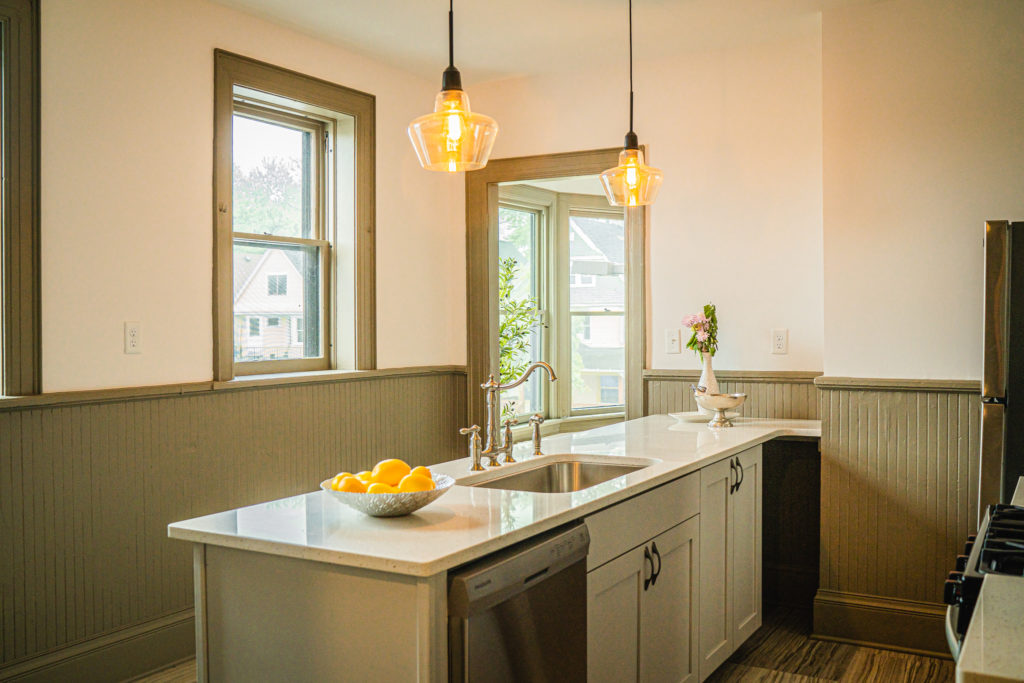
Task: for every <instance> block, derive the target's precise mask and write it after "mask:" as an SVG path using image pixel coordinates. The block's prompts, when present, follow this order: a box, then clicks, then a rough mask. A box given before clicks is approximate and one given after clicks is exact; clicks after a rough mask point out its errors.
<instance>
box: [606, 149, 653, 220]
mask: <svg viewBox="0 0 1024 683" xmlns="http://www.w3.org/2000/svg"><path fill="white" fill-rule="evenodd" d="M662 178H663V174H662V172H661V169H659V168H654V167H653V166H648V165H647V164H645V163H644V153H643V151H641V150H639V149H628V148H627V149H624V150H622V151H621V152H619V165H618V166H616V167H615V168H609V169H608V170H607V171H605V172H604V173H602V174H601V185H603V186H604V193H605V195H606V196H607V197H608V202H609V203H610V204H611V205H612V206H647V205H648V204H653V203H654V200H655V198H656V197H657V196H658V190H659V189H661V180H662Z"/></svg>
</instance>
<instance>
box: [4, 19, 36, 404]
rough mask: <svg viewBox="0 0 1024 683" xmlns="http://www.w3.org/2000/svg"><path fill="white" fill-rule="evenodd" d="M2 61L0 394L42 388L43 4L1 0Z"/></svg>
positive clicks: (32, 390) (33, 391) (29, 393)
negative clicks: (40, 80) (41, 87)
mask: <svg viewBox="0 0 1024 683" xmlns="http://www.w3.org/2000/svg"><path fill="white" fill-rule="evenodd" d="M0 27H2V29H0V30H2V31H3V35H2V38H0V40H2V44H3V50H4V59H3V60H2V61H3V83H4V84H6V89H5V92H4V93H3V98H2V99H3V112H2V116H3V131H4V141H3V160H2V163H3V167H4V168H3V170H4V173H3V175H4V179H5V182H4V187H3V221H2V228H0V257H2V264H0V311H2V316H0V345H2V354H0V356H2V358H3V364H2V365H3V366H2V367H0V395H3V396H27V395H32V394H38V393H40V392H41V391H42V364H41V357H42V347H41V337H42V334H41V323H40V280H39V271H40V268H39V262H40V257H39V2H38V0H0Z"/></svg>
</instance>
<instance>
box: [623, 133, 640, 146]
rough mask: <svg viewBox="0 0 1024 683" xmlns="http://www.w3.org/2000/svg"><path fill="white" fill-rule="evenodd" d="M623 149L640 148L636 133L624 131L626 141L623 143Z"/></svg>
mask: <svg viewBox="0 0 1024 683" xmlns="http://www.w3.org/2000/svg"><path fill="white" fill-rule="evenodd" d="M623 148H624V149H640V140H639V139H637V137H636V133H634V132H633V131H629V132H628V133H626V142H625V144H624V145H623Z"/></svg>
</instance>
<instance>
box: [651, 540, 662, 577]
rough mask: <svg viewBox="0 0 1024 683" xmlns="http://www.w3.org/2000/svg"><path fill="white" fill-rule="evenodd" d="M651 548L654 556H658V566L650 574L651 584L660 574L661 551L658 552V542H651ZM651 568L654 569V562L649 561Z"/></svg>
mask: <svg viewBox="0 0 1024 683" xmlns="http://www.w3.org/2000/svg"><path fill="white" fill-rule="evenodd" d="M651 550H652V551H654V556H655V557H656V558H658V568H657V570H655V571H654V573H653V574H651V585H652V586H653V585H654V584H655V583H656V582H657V581H658V577H659V576H661V553H660V552H658V544H657V543H654V542H652V543H651ZM651 569H654V563H653V562H652V563H651Z"/></svg>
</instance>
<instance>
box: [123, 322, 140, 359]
mask: <svg viewBox="0 0 1024 683" xmlns="http://www.w3.org/2000/svg"><path fill="white" fill-rule="evenodd" d="M124 352H125V353H127V354H137V353H142V323H140V322H138V321H129V320H126V321H125V323H124Z"/></svg>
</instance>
